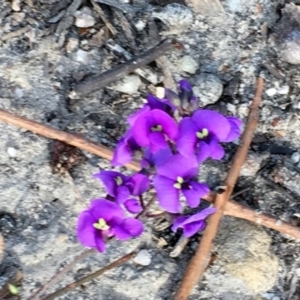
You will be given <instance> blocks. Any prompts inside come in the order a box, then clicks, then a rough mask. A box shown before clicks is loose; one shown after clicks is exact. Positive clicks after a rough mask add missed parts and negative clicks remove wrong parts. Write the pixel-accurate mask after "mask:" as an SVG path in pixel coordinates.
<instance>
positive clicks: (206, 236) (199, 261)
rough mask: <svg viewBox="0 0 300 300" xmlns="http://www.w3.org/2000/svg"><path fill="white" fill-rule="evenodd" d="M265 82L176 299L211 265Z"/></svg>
mask: <svg viewBox="0 0 300 300" xmlns="http://www.w3.org/2000/svg"><path fill="white" fill-rule="evenodd" d="M263 83H264V81H263V78H261V77H260V78H259V79H258V81H257V88H256V93H255V97H254V99H253V101H252V105H251V107H250V111H249V117H248V122H247V126H246V128H245V130H244V133H243V135H242V137H241V142H240V146H239V148H238V150H237V152H236V154H235V156H234V159H233V163H232V165H231V168H230V170H229V173H228V175H227V178H226V180H225V191H224V192H223V193H222V194H217V195H216V198H215V207H216V209H217V211H216V212H215V213H214V214H213V215H211V216H210V217H209V218H208V223H207V226H206V228H205V230H204V233H203V237H202V239H201V241H200V244H199V246H198V248H197V250H196V253H195V255H194V256H193V258H192V259H191V261H190V263H189V265H188V267H187V269H186V271H185V274H184V276H183V279H182V282H181V284H180V286H179V289H178V291H177V293H176V294H175V297H174V300H185V299H187V297H188V296H189V294H190V291H191V289H192V288H193V286H194V285H195V284H196V283H197V282H198V281H199V279H200V278H201V277H202V275H203V273H204V271H205V269H206V267H207V265H208V263H209V260H210V252H211V247H212V243H213V240H214V238H215V236H216V234H217V231H218V227H219V224H220V221H221V219H222V216H223V211H224V210H225V206H226V203H227V202H228V200H229V198H230V196H231V193H232V191H233V188H234V185H235V183H236V181H237V179H238V176H239V173H240V169H241V167H242V165H243V163H244V162H245V160H246V157H247V153H248V149H249V146H250V144H251V142H252V138H253V133H254V130H255V128H256V126H257V123H258V115H259V110H258V109H259V104H260V102H261V95H262V92H263Z"/></svg>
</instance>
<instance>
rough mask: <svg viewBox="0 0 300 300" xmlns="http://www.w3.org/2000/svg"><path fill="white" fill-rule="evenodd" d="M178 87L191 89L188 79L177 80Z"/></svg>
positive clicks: (190, 90)
mask: <svg viewBox="0 0 300 300" xmlns="http://www.w3.org/2000/svg"><path fill="white" fill-rule="evenodd" d="M179 88H180V89H184V90H187V91H189V92H192V91H193V89H192V86H191V84H190V83H189V82H188V81H186V80H184V79H181V80H180V81H179Z"/></svg>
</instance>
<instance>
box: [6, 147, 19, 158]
mask: <svg viewBox="0 0 300 300" xmlns="http://www.w3.org/2000/svg"><path fill="white" fill-rule="evenodd" d="M7 154H8V155H9V156H10V157H16V156H17V150H16V149H15V148H13V147H8V148H7Z"/></svg>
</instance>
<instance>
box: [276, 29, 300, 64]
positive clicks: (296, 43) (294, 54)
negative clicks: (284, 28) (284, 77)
mask: <svg viewBox="0 0 300 300" xmlns="http://www.w3.org/2000/svg"><path fill="white" fill-rule="evenodd" d="M281 59H282V60H283V61H285V62H288V63H290V64H292V65H298V64H300V32H299V31H292V32H291V33H290V34H289V35H288V37H287V38H286V39H285V41H284V42H283V43H282V49H281Z"/></svg>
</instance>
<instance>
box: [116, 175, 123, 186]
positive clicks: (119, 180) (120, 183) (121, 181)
mask: <svg viewBox="0 0 300 300" xmlns="http://www.w3.org/2000/svg"><path fill="white" fill-rule="evenodd" d="M115 181H116V183H117V185H122V183H123V180H122V178H121V177H120V176H117V177H116V178H115Z"/></svg>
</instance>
